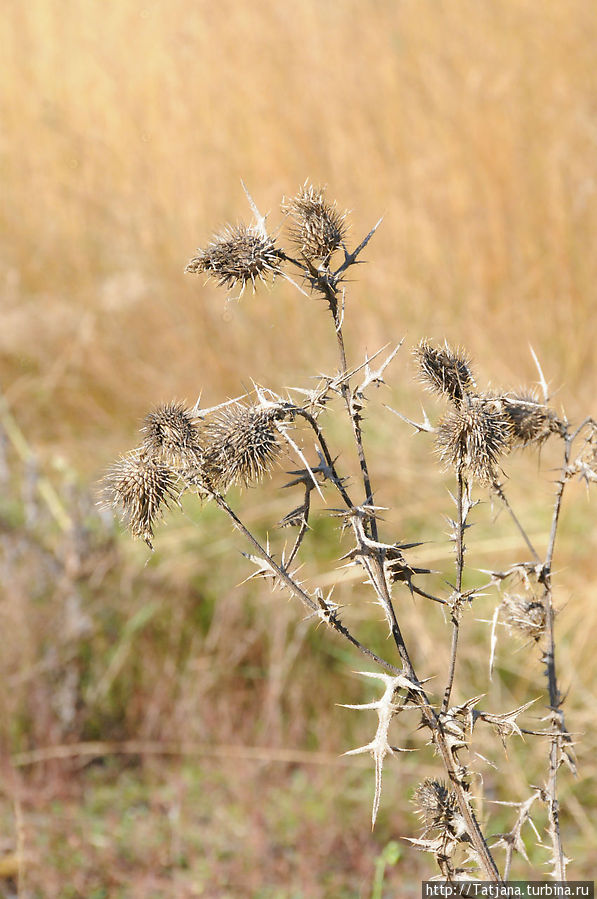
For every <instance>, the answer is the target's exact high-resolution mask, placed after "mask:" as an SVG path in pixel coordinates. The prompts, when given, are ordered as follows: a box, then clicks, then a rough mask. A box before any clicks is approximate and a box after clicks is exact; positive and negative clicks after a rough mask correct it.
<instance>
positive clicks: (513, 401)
mask: <svg viewBox="0 0 597 899" xmlns="http://www.w3.org/2000/svg"><path fill="white" fill-rule="evenodd" d="M502 402H503V404H504V411H505V412H506V415H507V416H508V418H509V419H510V421H511V423H512V437H513V440H514V442H515V443H517V444H521V445H522V446H528V445H529V444H531V443H535V444H541V443H543V442H544V441H545V440H547V438H548V437H549V436H550V435H551V434H559V435H560V436H561V437H563V436H564V435H565V433H566V422H564V421H563V420H562V419H561V418H559V416H558V415H557V414H556V413H555V412H554V410H553V409H550V408H549V406H546V405H545V403H541V402H539V400H538V399H537V397H536V396H535V395H534V394H533V393H507V394H505V395H504V396H503V397H502Z"/></svg>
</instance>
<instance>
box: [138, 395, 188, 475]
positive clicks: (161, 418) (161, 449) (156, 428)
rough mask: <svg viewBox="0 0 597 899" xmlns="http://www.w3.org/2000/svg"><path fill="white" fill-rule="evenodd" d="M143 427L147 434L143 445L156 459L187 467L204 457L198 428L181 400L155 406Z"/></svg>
mask: <svg viewBox="0 0 597 899" xmlns="http://www.w3.org/2000/svg"><path fill="white" fill-rule="evenodd" d="M141 430H142V432H143V433H144V434H145V439H144V441H143V447H144V448H145V450H146V451H147V454H148V455H149V456H150V457H151V458H153V459H155V460H156V461H161V462H165V463H166V464H167V465H173V466H175V467H178V468H186V467H188V466H189V465H196V464H197V463H198V461H199V460H200V458H201V446H200V443H199V432H198V430H197V427H196V426H195V423H194V420H193V416H192V415H191V413H190V412H189V411H188V409H185V407H184V405H183V404H182V403H176V402H175V403H166V404H164V405H161V406H156V408H155V409H152V411H151V412H149V414H148V415H147V416H146V418H145V422H144V424H143V427H142V429H141Z"/></svg>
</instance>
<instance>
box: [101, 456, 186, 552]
mask: <svg viewBox="0 0 597 899" xmlns="http://www.w3.org/2000/svg"><path fill="white" fill-rule="evenodd" d="M102 494H103V502H104V505H106V506H111V507H112V509H114V510H115V511H116V512H117V513H118V514H119V515H120V518H121V520H122V522H123V523H124V524H125V525H126V526H127V527H128V529H129V530H130V532H131V534H132V535H133V537H141V539H142V540H145V542H146V543H147V545H148V546H149V548H150V549H153V533H154V527H155V524H156V522H157V521H158V520H159V519H160V517H161V515H162V512H163V510H164V508H168V507H169V505H170V503H171V501H172V500H176V498H177V494H176V475H175V474H174V473H173V472H172V471H171V469H170V468H169V467H168V466H167V465H164V464H163V463H160V462H157V461H156V460H155V459H152V458H151V456H149V455H148V453H147V452H146V450H145V449H144V448H143V447H138V448H137V449H134V450H132V451H131V452H130V453H128V454H127V455H126V456H123V457H122V458H120V459H119V460H118V461H117V462H116V463H115V464H114V465H113V466H112V468H111V469H110V470H109V471H108V473H107V474H106V476H105V477H104V480H103V491H102Z"/></svg>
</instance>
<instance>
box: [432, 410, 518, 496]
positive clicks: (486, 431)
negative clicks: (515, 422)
mask: <svg viewBox="0 0 597 899" xmlns="http://www.w3.org/2000/svg"><path fill="white" fill-rule="evenodd" d="M511 444H512V423H511V421H510V418H509V417H508V416H507V415H506V414H505V412H504V406H503V403H502V402H501V401H500V400H499V398H496V397H492V396H468V395H467V396H466V397H465V398H464V400H463V402H462V403H461V404H460V405H459V406H458V407H456V408H455V409H453V410H452V411H450V412H448V414H447V415H445V416H444V418H443V419H442V421H441V422H440V424H439V426H438V429H437V436H436V450H437V452H438V453H439V456H440V458H441V460H442V462H443V463H444V464H445V465H446V466H453V467H454V468H456V469H457V470H460V471H462V472H463V473H464V474H468V475H470V476H471V477H473V478H475V479H476V480H478V481H479V482H480V483H482V484H492V483H494V482H495V481H496V480H497V477H498V466H499V461H500V458H501V456H503V455H504V454H505V453H507V452H508V451H509V449H510V447H511Z"/></svg>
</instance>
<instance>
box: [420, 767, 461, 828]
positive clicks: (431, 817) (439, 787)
mask: <svg viewBox="0 0 597 899" xmlns="http://www.w3.org/2000/svg"><path fill="white" fill-rule="evenodd" d="M413 802H414V803H415V805H416V806H417V812H418V813H419V816H420V817H421V819H422V821H423V823H424V825H425V830H426V831H429V830H431V829H432V828H437V829H438V830H446V829H449V830H453V829H454V825H455V822H456V821H457V819H458V818H460V817H461V816H460V814H459V811H458V801H457V799H456V794H455V793H454V792H453V791H452V790H450V789H449V788H448V786H447V785H446V784H445V783H444V782H443V781H438V780H433V779H432V778H427V779H426V780H424V781H423V783H421V784H419V786H418V787H417V789H416V790H415V794H414V796H413Z"/></svg>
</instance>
